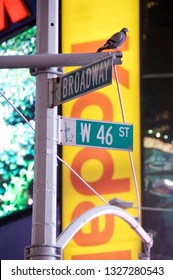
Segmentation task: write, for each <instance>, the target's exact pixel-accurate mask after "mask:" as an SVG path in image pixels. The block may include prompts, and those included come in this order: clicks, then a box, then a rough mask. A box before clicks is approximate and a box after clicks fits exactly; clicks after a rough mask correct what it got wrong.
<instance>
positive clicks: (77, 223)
mask: <svg viewBox="0 0 173 280" xmlns="http://www.w3.org/2000/svg"><path fill="white" fill-rule="evenodd" d="M105 214H106V215H107V214H108V215H114V216H117V217H119V218H121V219H123V220H124V221H125V222H127V223H128V224H129V225H130V227H131V228H132V229H133V230H135V231H136V233H137V234H138V235H139V236H140V238H141V240H142V241H143V242H144V243H146V244H148V245H149V247H151V246H152V243H153V239H152V237H151V235H150V234H148V233H147V232H146V231H145V230H144V229H143V228H142V227H141V226H140V224H139V223H138V222H137V221H136V220H135V219H134V218H133V217H132V216H131V215H130V214H129V213H127V212H126V211H124V210H122V209H121V208H119V207H116V206H112V205H104V206H97V207H94V208H92V209H89V210H88V211H86V212H84V213H83V214H82V215H80V216H79V217H78V218H76V219H75V220H74V221H72V222H71V224H70V225H69V226H67V228H66V229H65V230H64V231H63V232H62V233H61V234H60V235H59V236H58V238H57V240H56V245H57V247H58V248H61V249H63V248H64V247H65V246H66V244H67V243H68V242H69V241H70V239H71V238H72V237H73V236H74V235H75V234H76V233H77V232H78V231H79V230H80V229H81V228H82V227H83V226H84V225H85V224H86V223H88V222H89V221H91V220H93V219H94V218H96V217H98V216H101V215H105Z"/></svg>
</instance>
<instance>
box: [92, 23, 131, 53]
mask: <svg viewBox="0 0 173 280" xmlns="http://www.w3.org/2000/svg"><path fill="white" fill-rule="evenodd" d="M126 32H128V29H127V28H123V29H121V31H120V32H117V33H115V34H114V35H112V37H111V38H109V40H107V42H106V43H105V44H104V45H103V46H102V47H100V48H99V49H98V50H97V52H101V51H103V50H108V49H118V47H120V46H121V45H122V44H123V43H124V42H125V40H126V37H127V35H126Z"/></svg>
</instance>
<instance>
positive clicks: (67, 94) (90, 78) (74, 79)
mask: <svg viewBox="0 0 173 280" xmlns="http://www.w3.org/2000/svg"><path fill="white" fill-rule="evenodd" d="M55 81H56V86H55V88H56V90H55V93H54V98H53V99H54V101H53V103H54V106H57V105H60V104H62V103H64V102H66V101H69V100H71V99H74V98H77V97H79V96H81V95H84V94H86V93H89V92H91V91H94V90H95V89H98V88H101V87H104V86H107V85H109V84H111V83H112V57H111V56H110V55H109V56H108V57H106V58H104V59H102V60H98V61H95V62H93V63H91V64H88V65H86V66H84V67H81V68H79V69H77V70H75V71H72V72H69V73H67V74H65V75H63V76H62V77H60V78H59V79H55Z"/></svg>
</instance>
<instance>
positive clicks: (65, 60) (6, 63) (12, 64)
mask: <svg viewBox="0 0 173 280" xmlns="http://www.w3.org/2000/svg"><path fill="white" fill-rule="evenodd" d="M108 55H110V56H112V57H113V61H114V63H116V64H122V60H121V58H122V53H121V52H115V53H94V52H93V53H71V54H53V53H45V54H41V53H38V54H32V55H20V56H19V55H8V56H7V55H3V56H0V69H5V68H9V69H10V68H34V67H39V68H49V67H53V66H58V67H65V66H84V65H86V64H89V63H92V62H94V61H97V60H100V59H104V58H105V57H107V56H108Z"/></svg>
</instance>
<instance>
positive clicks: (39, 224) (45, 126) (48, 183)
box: [25, 0, 59, 260]
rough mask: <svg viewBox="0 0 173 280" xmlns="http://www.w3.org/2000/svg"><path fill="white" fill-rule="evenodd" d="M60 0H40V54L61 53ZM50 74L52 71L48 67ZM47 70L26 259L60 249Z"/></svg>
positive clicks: (53, 114) (39, 83)
mask: <svg viewBox="0 0 173 280" xmlns="http://www.w3.org/2000/svg"><path fill="white" fill-rule="evenodd" d="M58 4H59V3H58V0H44V1H42V0H37V53H39V54H45V55H46V54H47V53H52V54H54V53H57V52H58V11H59V9H58V8H59V7H58ZM47 70H48V71H47V72H48V73H49V72H50V70H49V69H47ZM53 77H56V76H55V75H54V74H47V73H46V71H43V72H41V71H38V73H37V72H36V118H35V119H36V127H35V133H36V134H35V158H34V186H33V214H32V243H31V246H29V247H26V248H25V258H26V259H31V260H34V259H37V260H44V259H46V260H54V259H58V252H57V248H56V198H57V194H56V188H57V175H56V173H57V172H56V171H57V170H56V169H57V141H56V133H57V132H56V130H57V127H56V118H57V108H53V109H50V108H48V103H47V100H48V78H53Z"/></svg>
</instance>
